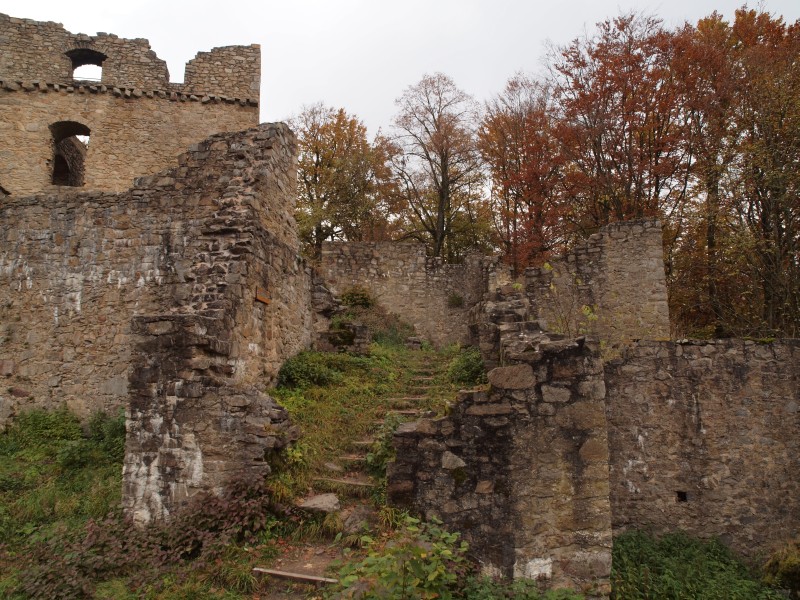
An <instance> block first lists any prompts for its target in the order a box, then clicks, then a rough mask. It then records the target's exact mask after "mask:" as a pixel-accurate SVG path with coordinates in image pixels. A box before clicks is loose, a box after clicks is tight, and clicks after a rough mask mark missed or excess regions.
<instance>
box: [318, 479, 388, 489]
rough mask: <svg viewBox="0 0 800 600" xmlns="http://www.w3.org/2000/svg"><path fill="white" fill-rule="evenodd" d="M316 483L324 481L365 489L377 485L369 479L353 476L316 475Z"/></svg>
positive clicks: (329, 483)
mask: <svg viewBox="0 0 800 600" xmlns="http://www.w3.org/2000/svg"><path fill="white" fill-rule="evenodd" d="M313 481H314V483H323V484H328V485H335V486H341V487H345V488H347V487H355V488H363V489H372V488H374V487H375V484H374V483H373V482H371V481H367V480H364V479H354V478H352V477H342V478H337V477H314V479H313Z"/></svg>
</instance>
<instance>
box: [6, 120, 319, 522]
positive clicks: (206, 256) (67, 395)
mask: <svg viewBox="0 0 800 600" xmlns="http://www.w3.org/2000/svg"><path fill="white" fill-rule="evenodd" d="M295 169H296V159H295V141H294V137H293V135H292V134H291V132H290V131H289V130H288V129H287V128H286V127H285V126H284V125H263V126H261V127H259V128H254V129H250V130H247V131H245V132H242V133H239V134H219V135H216V136H212V137H211V138H209V139H207V140H205V141H203V142H202V143H200V144H197V145H195V146H193V147H191V148H190V151H189V152H188V153H185V154H183V155H181V156H180V157H179V159H178V166H176V167H174V168H172V169H170V170H167V171H164V172H162V173H160V174H158V175H155V176H150V177H143V178H140V179H138V180H137V181H136V185H135V187H134V188H132V189H131V190H129V191H127V192H125V193H121V194H113V193H107V192H88V193H86V192H84V193H75V192H73V193H62V194H57V195H41V196H36V197H32V198H15V197H13V196H12V197H9V198H7V200H6V202H5V203H4V204H3V205H2V206H1V207H0V248H1V249H2V250H1V251H0V310H2V320H0V323H1V324H0V335H2V340H3V342H2V345H0V373H2V375H3V376H4V378H5V383H6V386H4V387H3V388H2V389H0V412H2V417H3V419H4V420H5V419H7V418H8V417H9V416H11V415H13V414H14V413H15V412H17V411H19V410H23V409H25V408H28V407H32V406H41V407H51V406H55V405H59V404H62V403H66V404H67V405H68V406H70V407H72V408H73V409H75V410H76V411H78V412H79V413H80V414H83V415H87V414H88V413H89V412H91V411H93V410H97V409H100V408H103V409H106V410H112V409H115V408H118V407H121V406H125V405H128V442H127V450H126V464H125V503H126V507H127V508H128V510H130V511H131V512H132V514H134V516H135V517H136V518H137V519H138V520H140V521H147V520H149V519H151V518H160V517H165V516H167V515H168V514H169V512H170V510H172V508H173V507H174V506H175V505H176V504H179V503H180V502H181V501H182V500H184V499H186V498H187V497H188V496H190V495H191V494H192V493H194V492H196V491H197V490H198V489H215V488H218V487H220V486H221V485H223V484H224V481H225V480H226V478H227V477H228V476H230V475H231V474H232V473H235V472H239V473H241V472H247V471H256V472H259V473H263V472H265V471H266V470H268V467H267V465H266V463H265V461H264V459H265V451H266V450H268V449H270V448H272V447H278V446H280V445H282V444H284V443H285V442H286V441H287V440H288V439H291V437H292V435H293V433H292V431H291V429H290V427H289V425H288V422H287V421H286V415H285V413H284V412H283V411H282V410H281V409H280V408H279V407H277V406H275V405H274V404H273V403H272V401H271V400H270V399H269V397H268V396H266V395H264V394H263V393H262V392H261V391H259V390H260V389H261V388H263V386H264V385H265V384H266V383H268V382H269V380H270V378H273V377H274V376H275V375H276V374H277V370H278V368H279V366H280V364H281V363H282V361H283V360H285V359H286V358H287V357H288V356H290V355H292V354H294V353H296V352H298V351H299V350H301V349H302V348H304V347H306V346H307V345H308V343H309V341H310V340H309V337H310V334H309V331H310V330H311V323H310V320H311V319H310V314H309V311H310V309H309V306H310V276H309V273H308V272H307V271H306V269H305V266H304V264H303V263H302V262H301V261H300V260H299V259H298V251H299V242H298V238H297V233H296V228H295V226H294V221H293V217H292V211H293V206H294V203H293V202H294V200H293V190H294V185H293V184H294V179H293V178H294V173H295Z"/></svg>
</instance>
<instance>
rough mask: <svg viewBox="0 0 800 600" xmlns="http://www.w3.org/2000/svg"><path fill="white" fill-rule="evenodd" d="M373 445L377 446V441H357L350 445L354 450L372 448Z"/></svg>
mask: <svg viewBox="0 0 800 600" xmlns="http://www.w3.org/2000/svg"><path fill="white" fill-rule="evenodd" d="M373 444H375V440H372V439H369V440H355V441H354V442H350V445H351V446H353V447H354V448H367V449H369V448H372V446H373Z"/></svg>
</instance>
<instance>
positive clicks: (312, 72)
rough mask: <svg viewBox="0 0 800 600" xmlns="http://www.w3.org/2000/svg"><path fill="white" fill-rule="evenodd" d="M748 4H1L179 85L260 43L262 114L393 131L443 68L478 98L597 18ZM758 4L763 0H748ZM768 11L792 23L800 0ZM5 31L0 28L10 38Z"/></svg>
mask: <svg viewBox="0 0 800 600" xmlns="http://www.w3.org/2000/svg"><path fill="white" fill-rule="evenodd" d="M741 5H742V0H667V1H664V2H655V1H654V2H649V1H634V0H574V1H565V2H558V1H554V0H550V1H547V2H543V1H533V0H530V1H527V2H526V1H523V0H394V1H385V0H281V1H276V0H261V1H250V0H236V1H227V2H226V1H225V0H214V1H207V0H194V1H192V2H173V1H170V0H103V1H94V0H73V1H71V2H67V1H64V0H0V12H3V13H6V14H10V15H12V16H15V17H25V18H30V19H36V20H39V21H56V22H58V23H62V24H63V25H64V27H65V28H66V29H67V30H69V31H71V32H73V33H87V34H90V35H94V34H95V33H97V32H99V31H104V32H107V33H115V34H117V35H119V36H120V37H126V38H137V37H143V38H147V39H148V40H150V46H151V47H152V48H153V50H154V51H155V52H156V54H158V56H159V57H160V58H162V59H164V60H166V61H167V65H168V67H169V71H170V76H171V79H172V80H173V81H182V79H183V68H184V65H185V63H186V62H187V61H188V60H190V59H191V58H193V57H194V55H195V54H196V53H197V52H199V51H202V50H210V49H211V48H212V47H215V46H225V45H231V44H245V45H246V44H252V43H257V44H261V53H262V54H261V120H262V121H279V120H283V119H285V118H287V117H289V116H291V115H292V114H295V113H297V112H299V111H300V110H301V108H302V106H303V105H307V104H313V103H314V102H317V101H322V102H324V103H325V104H328V105H331V106H334V107H343V108H345V109H346V110H347V111H348V112H350V113H352V114H355V115H357V116H358V117H360V118H361V119H363V120H364V122H365V123H366V124H367V126H368V127H369V130H370V134H374V133H375V132H376V131H377V129H378V127H383V128H384V129H386V128H387V127H388V126H389V124H390V122H391V119H392V116H393V114H394V113H395V110H396V107H395V104H394V100H395V99H396V98H397V97H398V96H399V95H400V94H401V93H402V92H403V90H404V89H405V88H406V87H408V86H409V85H412V84H414V83H416V82H417V81H419V80H420V78H421V77H422V76H423V75H424V74H425V73H434V72H436V71H441V72H443V73H446V74H448V75H449V76H450V77H452V78H453V79H454V80H455V82H456V84H457V85H458V86H459V87H461V88H462V89H464V90H465V91H467V92H468V93H470V94H472V95H474V96H475V97H476V98H477V99H478V100H481V101H482V100H486V99H489V98H490V97H491V96H492V95H494V94H496V93H498V92H499V91H500V90H501V89H502V88H503V85H504V84H505V82H506V80H507V79H508V78H509V77H510V76H512V75H513V74H514V73H515V72H517V71H526V72H533V73H535V72H538V71H541V69H542V64H543V57H544V55H545V54H546V49H547V45H548V43H551V44H555V45H563V44H566V43H568V42H569V41H570V40H572V39H574V38H575V37H577V36H579V35H581V34H582V33H583V32H584V31H586V30H587V29H588V30H590V31H591V30H592V29H593V27H594V24H595V23H596V22H597V21H601V20H603V19H605V18H609V17H614V16H616V15H618V14H620V13H621V12H626V11H629V10H636V11H638V12H644V13H646V14H654V15H656V16H658V17H660V18H661V19H663V20H664V21H665V22H666V23H667V24H668V25H671V26H672V25H679V24H681V23H683V22H684V21H689V22H692V23H695V22H696V21H697V20H698V19H699V18H701V17H703V16H706V15H708V14H710V13H711V12H713V11H714V10H717V11H718V12H721V13H722V14H723V15H724V16H725V17H726V18H729V19H730V18H732V17H733V13H734V11H735V10H736V8H738V7H739V6H741ZM751 6H758V5H755V4H751ZM760 6H761V7H762V8H763V9H764V10H766V11H768V12H771V13H773V14H776V15H782V16H783V17H784V19H785V20H786V21H789V22H792V21H795V20H797V19H798V18H800V1H798V0H769V1H768V2H763V3H762V4H761V5H760ZM1 33H2V32H0V34H1Z"/></svg>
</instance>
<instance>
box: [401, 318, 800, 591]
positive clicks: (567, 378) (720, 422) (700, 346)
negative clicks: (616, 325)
mask: <svg viewBox="0 0 800 600" xmlns="http://www.w3.org/2000/svg"><path fill="white" fill-rule="evenodd" d="M493 304H494V305H496V304H498V302H494V303H493ZM512 304H513V303H512ZM509 306H511V304H510V305H509ZM511 307H512V308H513V306H511ZM495 308H496V306H495ZM503 314H504V315H506V316H507V317H513V316H514V314H513V311H511V312H509V311H504V312H503ZM512 320H513V319H511V320H509V319H503V320H501V322H500V341H499V347H500V348H501V349H502V350H503V353H502V356H503V357H504V360H505V364H506V366H501V367H497V368H495V369H493V370H492V371H490V372H489V382H490V387H489V390H488V391H471V392H464V393H462V395H461V396H460V398H459V400H458V402H457V404H456V405H455V406H454V407H453V409H452V410H451V412H450V414H449V415H448V416H447V417H446V418H442V419H438V420H422V421H418V422H416V423H410V424H406V425H402V426H401V427H400V429H399V430H398V432H397V434H396V436H395V447H396V449H397V459H396V462H395V464H394V465H392V466H391V467H390V470H389V488H388V494H389V498H390V500H391V501H392V502H394V503H396V504H398V505H400V506H404V507H408V508H411V509H413V510H415V511H418V512H421V513H423V514H426V515H436V516H438V517H440V518H442V519H443V520H444V521H445V523H448V524H450V525H452V526H453V528H454V529H457V530H459V531H463V532H464V533H465V536H466V537H467V539H469V540H470V542H471V545H472V547H473V550H474V551H475V552H476V554H477V555H478V557H479V558H481V560H483V561H484V562H485V564H486V566H487V570H488V571H489V572H495V571H499V572H500V573H501V574H504V575H507V576H513V577H525V578H531V579H538V578H542V579H547V580H549V584H550V585H560V584H569V585H579V586H581V585H587V584H591V583H592V582H595V583H597V582H599V583H600V584H601V585H600V587H599V588H598V589H599V590H600V591H601V592H602V590H603V589H605V588H604V586H605V585H606V584H607V577H608V574H609V569H610V563H609V562H608V561H607V560H606V559H607V558H608V556H609V555H607V554H604V553H603V551H604V549H605V548H608V547H610V542H609V538H608V536H609V535H610V532H611V531H612V530H613V533H614V534H615V535H616V534H618V533H620V532H622V531H624V530H626V529H629V528H635V529H649V530H654V531H656V532H666V531H675V530H678V529H680V530H684V531H687V532H689V533H690V534H691V535H695V536H699V537H720V538H721V539H722V540H723V541H725V542H726V543H727V544H728V545H729V546H730V547H732V548H733V549H734V550H735V551H737V552H739V553H741V554H743V555H745V556H749V557H751V558H753V559H759V558H763V556H764V555H766V554H767V553H768V552H770V551H771V550H773V549H775V547H776V546H777V545H780V544H781V543H783V542H785V541H787V540H788V539H790V538H791V537H792V536H793V535H794V533H795V532H796V531H797V530H798V528H800V489H798V486H800V483H798V479H797V477H796V473H798V472H800V459H799V458H798V456H800V441H798V437H797V432H798V430H799V429H800V385H798V383H799V382H800V381H799V380H800V373H799V372H798V365H800V361H798V353H800V341H798V340H783V341H777V342H773V343H770V344H759V343H757V342H752V341H745V340H717V341H702V342H700V341H698V342H683V343H678V342H667V341H639V342H636V343H634V344H631V345H630V346H628V347H627V348H626V349H625V350H624V352H623V354H622V356H621V357H620V358H616V359H614V360H611V361H610V362H608V363H606V364H605V365H603V362H602V361H601V358H600V352H599V344H597V343H594V342H590V341H587V340H586V339H584V338H577V339H575V340H561V341H558V340H556V341H551V340H550V339H549V337H550V335H549V334H542V333H537V332H536V331H535V327H534V323H532V322H527V323H526V322H522V321H519V320H518V321H517V322H512ZM601 412H604V413H605V414H604V415H601V414H600V413H601ZM606 527H607V529H606ZM526 565H527V566H526Z"/></svg>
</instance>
